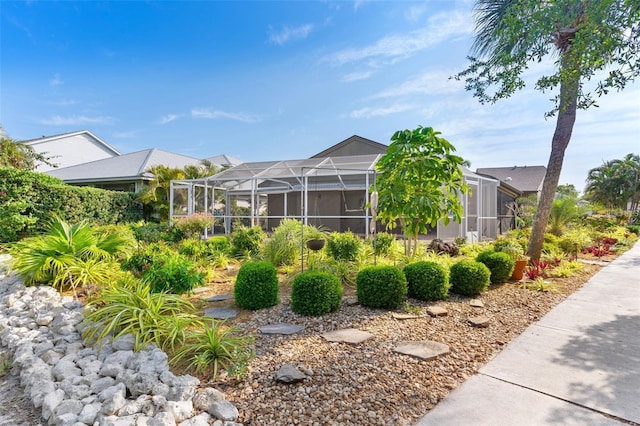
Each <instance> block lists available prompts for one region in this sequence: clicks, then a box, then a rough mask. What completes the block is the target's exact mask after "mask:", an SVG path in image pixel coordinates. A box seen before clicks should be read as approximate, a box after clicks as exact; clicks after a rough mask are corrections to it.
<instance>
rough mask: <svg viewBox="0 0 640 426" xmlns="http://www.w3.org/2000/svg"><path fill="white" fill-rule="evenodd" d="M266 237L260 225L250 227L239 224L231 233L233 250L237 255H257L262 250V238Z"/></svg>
mask: <svg viewBox="0 0 640 426" xmlns="http://www.w3.org/2000/svg"><path fill="white" fill-rule="evenodd" d="M265 237H266V235H265V233H264V232H263V231H262V229H260V227H259V226H253V227H251V228H248V227H246V226H238V227H236V228H235V229H234V230H233V232H232V233H231V250H232V252H233V255H234V256H235V257H241V256H245V255H246V254H247V253H248V254H249V255H256V254H258V253H259V252H260V245H261V244H262V240H264V238H265Z"/></svg>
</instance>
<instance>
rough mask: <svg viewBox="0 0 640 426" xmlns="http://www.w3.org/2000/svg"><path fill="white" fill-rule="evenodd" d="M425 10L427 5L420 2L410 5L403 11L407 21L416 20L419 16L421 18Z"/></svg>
mask: <svg viewBox="0 0 640 426" xmlns="http://www.w3.org/2000/svg"><path fill="white" fill-rule="evenodd" d="M426 11H427V6H426V5H424V4H422V5H420V6H411V7H410V8H409V9H408V10H407V11H406V12H405V13H404V17H405V18H406V19H407V21H409V22H418V20H420V18H422V16H423V15H424V13H425V12H426Z"/></svg>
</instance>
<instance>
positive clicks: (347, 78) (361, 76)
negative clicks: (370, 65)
mask: <svg viewBox="0 0 640 426" xmlns="http://www.w3.org/2000/svg"><path fill="white" fill-rule="evenodd" d="M372 75H373V71H357V72H352V73H349V74H346V75H344V76H343V77H342V81H344V82H346V83H349V82H351V81H358V80H366V79H367V78H369V77H371V76H372Z"/></svg>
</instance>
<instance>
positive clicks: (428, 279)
mask: <svg viewBox="0 0 640 426" xmlns="http://www.w3.org/2000/svg"><path fill="white" fill-rule="evenodd" d="M402 272H403V273H404V276H405V277H406V279H407V287H408V294H409V297H413V298H415V299H419V300H445V299H446V298H447V297H448V295H449V276H448V274H447V270H446V269H445V268H444V267H443V266H442V265H440V264H438V263H436V262H416V263H411V264H409V265H407V266H405V267H404V269H403V270H402Z"/></svg>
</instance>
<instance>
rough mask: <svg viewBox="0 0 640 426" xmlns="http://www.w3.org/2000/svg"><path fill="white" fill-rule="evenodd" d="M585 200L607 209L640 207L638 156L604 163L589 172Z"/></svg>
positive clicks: (639, 159)
mask: <svg viewBox="0 0 640 426" xmlns="http://www.w3.org/2000/svg"><path fill="white" fill-rule="evenodd" d="M585 198H586V199H587V200H589V201H591V202H594V203H598V204H602V205H603V206H604V207H608V208H620V209H626V208H627V207H628V208H629V209H630V210H637V209H638V208H639V207H640V155H637V154H627V155H626V156H625V157H624V158H623V159H621V160H611V161H605V162H604V163H603V164H602V166H600V167H595V168H593V169H591V170H589V173H588V175H587V186H586V188H585Z"/></svg>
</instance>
